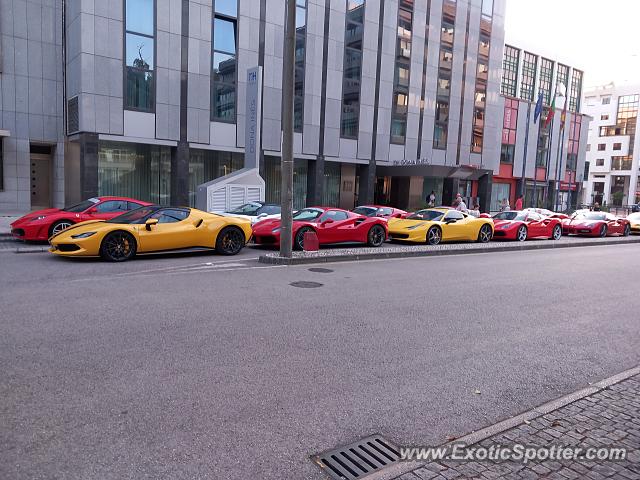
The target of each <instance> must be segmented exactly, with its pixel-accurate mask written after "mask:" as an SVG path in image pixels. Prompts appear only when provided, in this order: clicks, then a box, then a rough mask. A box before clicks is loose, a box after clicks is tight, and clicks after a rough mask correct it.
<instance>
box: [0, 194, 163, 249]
mask: <svg viewBox="0 0 640 480" xmlns="http://www.w3.org/2000/svg"><path fill="white" fill-rule="evenodd" d="M148 205H151V204H150V203H149V202H143V201H141V200H135V199H133V198H127V197H95V198H89V199H88V200H85V201H83V202H80V203H78V204H76V205H72V206H70V207H65V208H62V209H60V208H48V209H46V210H38V211H36V212H31V213H28V214H27V215H25V216H24V217H21V218H19V219H18V220H16V221H15V222H13V223H12V224H11V233H12V234H13V236H14V237H15V238H18V239H20V240H30V241H46V240H47V239H48V238H49V237H51V236H52V235H56V234H58V233H60V232H61V231H62V230H64V229H65V228H68V227H70V226H71V225H73V224H75V223H79V222H85V221H87V220H109V219H111V218H114V217H117V216H118V215H122V214H123V213H125V212H128V211H131V210H135V209H136V208H140V207H143V206H148Z"/></svg>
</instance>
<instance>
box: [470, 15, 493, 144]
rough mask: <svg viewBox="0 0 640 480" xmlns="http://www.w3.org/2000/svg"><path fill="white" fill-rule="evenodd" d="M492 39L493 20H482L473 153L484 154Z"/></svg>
mask: <svg viewBox="0 0 640 480" xmlns="http://www.w3.org/2000/svg"><path fill="white" fill-rule="evenodd" d="M490 39H491V18H490V17H486V16H483V17H482V18H481V19H480V36H479V39H478V64H477V70H476V91H475V96H474V104H473V130H472V136H471V152H472V153H482V144H483V141H484V116H485V107H486V105H487V80H488V79H489V48H490Z"/></svg>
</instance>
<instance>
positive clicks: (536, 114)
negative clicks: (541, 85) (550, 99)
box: [533, 92, 542, 124]
mask: <svg viewBox="0 0 640 480" xmlns="http://www.w3.org/2000/svg"><path fill="white" fill-rule="evenodd" d="M541 113H542V92H540V93H539V94H538V101H537V102H536V109H535V110H534V111H533V123H534V124H535V123H538V117H539V116H540V114H541Z"/></svg>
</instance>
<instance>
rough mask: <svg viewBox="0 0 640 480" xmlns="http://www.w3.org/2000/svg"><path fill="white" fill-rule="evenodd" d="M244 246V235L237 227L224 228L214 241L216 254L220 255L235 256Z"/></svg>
mask: <svg viewBox="0 0 640 480" xmlns="http://www.w3.org/2000/svg"><path fill="white" fill-rule="evenodd" d="M244 244H245V238H244V233H243V232H242V230H240V229H239V228H238V227H226V228H223V229H222V231H221V232H220V233H219V234H218V238H217V239H216V252H218V253H219V254H220V255H236V254H237V253H239V252H240V250H242V248H243V247H244Z"/></svg>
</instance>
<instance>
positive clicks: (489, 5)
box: [482, 0, 493, 19]
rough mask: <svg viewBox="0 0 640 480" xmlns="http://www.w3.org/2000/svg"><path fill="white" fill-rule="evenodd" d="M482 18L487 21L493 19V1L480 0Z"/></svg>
mask: <svg viewBox="0 0 640 480" xmlns="http://www.w3.org/2000/svg"><path fill="white" fill-rule="evenodd" d="M482 16H483V17H484V18H488V19H490V18H491V17H493V0H482Z"/></svg>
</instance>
